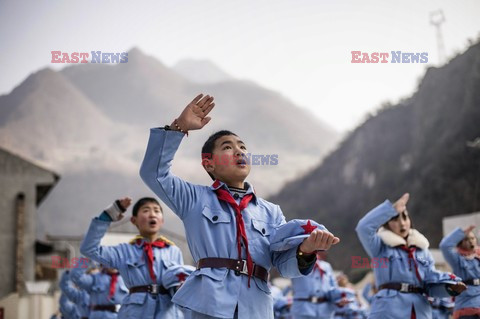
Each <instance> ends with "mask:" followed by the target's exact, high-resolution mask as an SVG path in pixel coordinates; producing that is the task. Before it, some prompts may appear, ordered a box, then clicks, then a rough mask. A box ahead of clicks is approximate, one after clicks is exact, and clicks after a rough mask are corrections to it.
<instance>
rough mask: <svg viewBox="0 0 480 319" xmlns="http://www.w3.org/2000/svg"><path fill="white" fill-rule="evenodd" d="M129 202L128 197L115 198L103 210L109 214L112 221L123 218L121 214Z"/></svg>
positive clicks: (130, 201) (130, 200)
mask: <svg viewBox="0 0 480 319" xmlns="http://www.w3.org/2000/svg"><path fill="white" fill-rule="evenodd" d="M131 203H132V199H131V198H129V197H124V198H121V199H117V200H116V201H114V202H113V204H112V205H110V206H108V207H107V208H105V212H106V213H107V214H108V215H109V216H110V218H111V219H112V221H114V222H117V221H119V220H121V219H122V218H123V214H124V213H125V211H126V210H127V208H128V206H130V204H131Z"/></svg>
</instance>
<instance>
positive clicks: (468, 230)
mask: <svg viewBox="0 0 480 319" xmlns="http://www.w3.org/2000/svg"><path fill="white" fill-rule="evenodd" d="M474 228H475V225H470V226H468V227H467V228H464V229H463V232H464V233H465V235H468V234H470V232H471V231H472V230H473V229H474Z"/></svg>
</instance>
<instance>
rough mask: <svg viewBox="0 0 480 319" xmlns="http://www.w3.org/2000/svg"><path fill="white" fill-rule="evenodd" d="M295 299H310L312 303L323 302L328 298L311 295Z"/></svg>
mask: <svg viewBox="0 0 480 319" xmlns="http://www.w3.org/2000/svg"><path fill="white" fill-rule="evenodd" d="M293 300H297V301H308V302H311V303H322V302H326V301H327V298H324V297H315V296H311V297H309V298H295V299H293Z"/></svg>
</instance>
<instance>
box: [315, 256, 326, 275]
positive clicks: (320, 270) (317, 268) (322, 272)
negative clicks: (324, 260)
mask: <svg viewBox="0 0 480 319" xmlns="http://www.w3.org/2000/svg"><path fill="white" fill-rule="evenodd" d="M319 260H320V259H317V261H316V262H315V266H313V271H315V269H316V270H318V272H319V273H320V279H321V280H323V274H324V273H325V271H324V270H323V269H322V268H321V267H320V265H319V264H318V261H319Z"/></svg>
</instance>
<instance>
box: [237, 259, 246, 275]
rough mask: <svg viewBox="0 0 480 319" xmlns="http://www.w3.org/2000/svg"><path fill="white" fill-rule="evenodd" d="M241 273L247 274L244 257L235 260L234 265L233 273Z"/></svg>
mask: <svg viewBox="0 0 480 319" xmlns="http://www.w3.org/2000/svg"><path fill="white" fill-rule="evenodd" d="M241 274H244V275H248V267H247V261H246V260H245V259H239V260H237V265H236V266H235V275H237V276H240V275H241Z"/></svg>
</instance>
